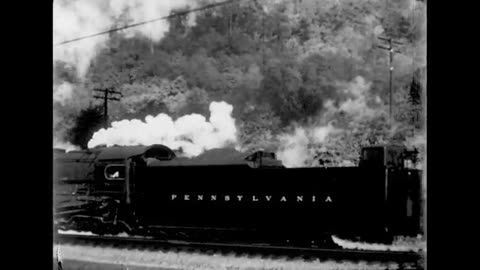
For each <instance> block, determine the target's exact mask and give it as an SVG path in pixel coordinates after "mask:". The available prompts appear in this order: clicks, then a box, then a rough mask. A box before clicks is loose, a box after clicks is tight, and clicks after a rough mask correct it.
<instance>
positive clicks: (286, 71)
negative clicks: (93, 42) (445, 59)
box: [54, 0, 426, 165]
mask: <svg viewBox="0 0 480 270" xmlns="http://www.w3.org/2000/svg"><path fill="white" fill-rule="evenodd" d="M201 2H202V3H203V4H205V3H208V1H205V0H203V1H201ZM386 2H388V4H386ZM425 9H426V7H425V4H424V3H423V2H418V1H410V0H395V1H393V0H392V1H381V0H364V1H355V0H342V1H333V0H331V1H315V0H297V1H269V0H265V1H240V2H238V3H234V4H230V5H226V6H222V7H219V8H216V9H210V10H206V11H202V12H198V13H196V14H195V23H194V24H191V23H189V20H188V18H187V17H186V16H184V17H176V18H173V19H171V20H170V21H169V27H170V29H169V31H168V32H167V33H166V34H165V36H164V37H163V39H162V40H161V41H160V42H158V43H154V42H152V41H150V40H149V39H148V37H144V36H140V35H136V36H134V37H128V38H127V37H125V36H124V35H123V34H122V33H121V32H117V33H114V34H112V35H111V36H110V39H109V41H108V44H107V46H105V47H104V49H102V50H101V51H99V52H98V53H97V56H96V58H95V59H94V61H93V62H92V63H91V65H90V68H89V69H88V72H87V75H86V76H85V78H78V77H77V76H76V75H75V70H72V67H70V66H69V65H67V64H65V63H61V62H57V63H55V74H54V75H55V81H56V85H59V84H61V83H68V84H69V85H70V86H71V87H72V90H71V100H68V99H65V100H64V99H62V102H58V101H57V102H56V103H55V108H54V110H55V116H56V117H62V120H61V121H59V120H57V121H55V123H54V124H55V127H54V131H55V132H56V136H58V137H61V139H63V140H65V141H70V142H71V143H74V144H77V145H82V146H84V145H85V141H88V139H89V137H88V136H91V132H86V131H85V130H90V129H91V127H89V128H88V127H83V126H82V125H87V126H88V125H90V122H88V121H85V119H86V118H88V117H93V116H95V113H94V112H95V110H93V109H87V108H88V107H89V106H91V104H92V102H94V103H97V102H99V104H100V101H99V100H94V99H92V95H93V93H92V91H91V90H92V89H93V88H104V87H114V88H115V89H116V90H117V91H120V92H122V93H123V95H124V97H123V98H122V99H121V101H119V102H115V101H113V102H111V103H110V105H109V106H110V107H109V115H110V119H111V120H112V121H115V120H120V119H133V118H139V119H143V118H144V117H145V116H147V115H157V114H158V113H162V112H163V113H168V114H169V115H171V116H172V117H173V118H176V117H179V116H181V115H185V114H190V113H200V114H203V115H206V116H208V105H209V103H210V102H211V101H220V100H223V101H226V102H228V103H230V104H232V105H233V106H234V110H233V116H234V118H235V119H236V120H237V123H236V124H237V126H238V127H239V131H240V134H239V141H240V144H241V145H242V146H243V147H244V148H245V149H253V148H269V149H274V150H277V149H278V148H279V146H278V143H279V142H281V140H280V139H279V138H280V137H281V136H280V135H282V136H283V135H285V134H293V133H292V132H293V130H294V129H295V128H302V129H305V130H309V129H312V128H314V127H318V126H327V125H330V126H332V127H333V129H334V130H335V132H332V133H330V134H329V136H327V138H326V139H325V140H323V141H321V142H319V141H317V140H310V139H309V140H308V142H307V144H308V151H309V156H310V157H311V158H310V159H308V160H306V161H305V162H304V163H305V164H306V165H319V164H320V165H321V164H323V163H322V162H323V160H325V159H327V160H329V162H332V160H333V162H334V163H337V164H338V163H342V162H343V161H345V160H351V161H353V162H354V161H355V159H356V158H357V156H358V155H357V153H358V152H357V151H358V147H359V146H362V145H367V144H376V143H383V142H390V141H399V142H402V143H407V142H409V141H412V140H413V138H417V137H418V135H419V134H420V135H421V134H423V133H424V125H423V123H424V118H423V115H424V103H425V100H424V97H425V66H426V59H425V38H426V37H425V27H426V25H425V12H426V10H425ZM189 16H191V15H189ZM378 36H389V37H392V38H394V39H395V40H397V41H399V42H402V43H403V45H401V46H399V47H398V48H399V50H400V52H399V53H396V54H395V56H394V61H393V67H394V77H393V93H394V104H393V111H394V115H393V120H392V121H390V120H389V117H388V102H389V91H388V90H389V76H388V74H389V70H388V57H389V55H388V52H387V51H385V50H382V49H380V48H378V46H377V45H383V46H385V43H384V42H383V41H381V40H379V39H377V37H378ZM91 125H93V126H94V127H95V128H96V127H97V125H98V123H97V122H96V121H93V122H91ZM79 130H81V131H82V132H77V131H79ZM82 136H83V137H82ZM279 136H280V137H279ZM307 137H308V136H307Z"/></svg>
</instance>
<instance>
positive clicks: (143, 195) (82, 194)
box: [54, 145, 421, 243]
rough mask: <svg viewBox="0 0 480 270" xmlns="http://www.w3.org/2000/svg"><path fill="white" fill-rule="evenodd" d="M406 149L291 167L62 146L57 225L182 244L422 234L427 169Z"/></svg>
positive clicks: (158, 151)
mask: <svg viewBox="0 0 480 270" xmlns="http://www.w3.org/2000/svg"><path fill="white" fill-rule="evenodd" d="M408 153H409V152H408V151H406V149H405V148H404V147H401V146H393V145H389V146H372V147H365V148H363V149H362V151H361V158H360V163H359V166H357V167H337V168H285V167H284V166H283V165H282V163H281V162H280V161H279V160H277V159H276V158H275V154H274V153H269V152H265V151H258V152H255V153H252V154H250V155H245V154H244V153H241V152H237V151H235V150H234V149H229V148H223V149H212V150H209V151H206V152H204V153H203V154H201V155H199V156H197V157H194V158H184V157H177V156H176V154H175V153H174V152H173V151H172V150H171V149H169V148H168V147H166V146H164V145H151V146H113V147H98V148H94V149H88V150H83V151H72V152H68V153H66V152H65V151H62V150H55V152H54V159H55V161H54V164H55V175H54V176H55V181H54V182H55V186H54V189H55V190H54V192H55V205H56V209H55V222H56V224H57V226H58V228H63V229H76V230H89V231H92V232H95V233H98V234H112V233H118V232H123V231H125V232H129V233H135V234H144V235H151V236H155V237H160V238H162V237H163V238H172V237H174V238H177V240H185V239H196V240H212V239H215V240H216V241H237V242H238V241H247V242H249V243H257V242H258V243H265V242H267V243H277V242H285V241H296V242H298V243H312V242H314V243H315V242H317V243H318V242H321V241H323V239H325V236H326V235H332V234H335V235H340V236H345V237H348V238H352V237H354V238H358V237H360V239H365V240H372V241H377V240H381V239H385V237H387V238H388V237H391V236H394V235H416V234H418V233H420V230H421V171H419V170H416V169H413V168H411V164H412V162H414V161H415V160H413V159H412V158H411V156H409V155H408Z"/></svg>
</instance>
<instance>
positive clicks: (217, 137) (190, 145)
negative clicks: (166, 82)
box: [88, 102, 237, 157]
mask: <svg viewBox="0 0 480 270" xmlns="http://www.w3.org/2000/svg"><path fill="white" fill-rule="evenodd" d="M232 110H233V106H232V105H230V104H228V103H226V102H212V103H210V118H209V119H208V121H207V119H206V118H205V117H204V116H203V115H200V114H189V115H185V116H182V117H180V118H178V119H176V120H173V119H172V118H171V117H170V116H168V115H167V114H164V113H161V114H159V115H157V116H151V115H149V116H147V117H146V118H145V121H141V120H138V119H133V120H122V121H118V122H113V123H112V125H111V127H110V128H108V129H103V128H102V129H100V130H99V131H97V132H96V133H94V134H93V136H92V139H91V140H90V141H89V143H88V147H89V148H92V147H95V146H98V145H102V144H106V145H107V146H111V145H122V146H126V145H151V144H164V145H168V147H169V148H171V149H173V150H181V152H182V154H183V155H185V156H187V157H192V156H197V155H199V154H201V153H202V152H203V151H205V150H209V149H213V148H221V147H225V146H227V145H235V144H236V142H237V137H236V135H237V128H236V126H235V119H233V118H232V115H231V114H232Z"/></svg>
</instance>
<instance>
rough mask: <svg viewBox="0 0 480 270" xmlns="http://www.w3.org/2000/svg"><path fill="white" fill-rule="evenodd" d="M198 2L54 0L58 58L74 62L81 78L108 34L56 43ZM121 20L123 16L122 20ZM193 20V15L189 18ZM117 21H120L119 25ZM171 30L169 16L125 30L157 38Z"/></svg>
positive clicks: (54, 26) (126, 33) (55, 47)
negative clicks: (169, 28) (61, 43)
mask: <svg viewBox="0 0 480 270" xmlns="http://www.w3.org/2000/svg"><path fill="white" fill-rule="evenodd" d="M187 5H189V6H190V7H195V6H196V1H195V0H104V1H98V0H55V1H54V2H53V44H54V52H53V55H54V60H62V61H65V62H67V63H70V64H72V65H74V66H75V67H76V68H77V72H78V75H79V77H80V78H83V77H84V75H85V74H86V72H87V69H88V67H89V65H90V62H91V61H92V59H93V58H94V57H95V55H96V53H97V51H98V50H99V49H101V48H102V47H103V46H105V42H106V41H107V40H108V38H109V36H108V35H100V36H95V37H91V38H87V39H83V40H79V41H76V42H72V43H67V44H63V45H59V46H56V44H57V43H60V42H63V41H67V40H72V39H75V38H79V37H84V36H88V35H92V34H96V33H99V32H103V31H106V30H109V29H111V28H113V27H121V26H124V25H126V24H127V23H137V22H142V21H147V20H151V19H156V18H160V17H163V16H167V15H169V14H170V11H171V10H173V9H175V8H183V7H186V6H187ZM120 20H123V21H121V22H120ZM189 22H190V23H192V22H191V19H190V18H189ZM115 24H117V25H115ZM167 30H168V22H167V20H159V21H156V22H153V23H149V24H145V25H142V26H138V27H134V28H129V29H126V30H124V34H125V35H126V36H127V37H131V36H133V35H134V34H141V35H144V36H146V37H148V38H150V39H151V40H152V41H153V42H157V41H159V40H160V39H161V38H162V37H163V35H164V34H165V32H166V31H167Z"/></svg>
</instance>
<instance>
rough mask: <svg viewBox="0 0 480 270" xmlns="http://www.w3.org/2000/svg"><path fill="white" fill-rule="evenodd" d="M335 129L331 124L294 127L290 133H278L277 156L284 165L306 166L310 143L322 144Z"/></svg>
mask: <svg viewBox="0 0 480 270" xmlns="http://www.w3.org/2000/svg"><path fill="white" fill-rule="evenodd" d="M335 131H337V130H336V129H335V128H334V127H333V126H332V125H330V124H329V125H327V126H319V127H296V128H295V130H294V132H293V133H291V134H288V133H287V134H281V135H279V138H278V139H279V142H280V147H279V149H278V151H277V153H276V154H277V157H278V159H280V160H281V161H282V163H283V165H284V166H285V167H289V168H290V167H304V166H308V165H309V164H308V161H309V160H310V159H311V158H312V156H313V152H312V150H313V149H312V147H311V146H312V144H322V143H323V142H324V141H325V140H326V138H327V136H328V135H330V134H331V133H333V132H335Z"/></svg>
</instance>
